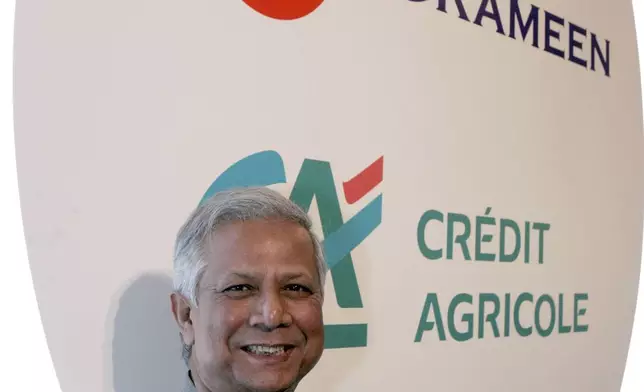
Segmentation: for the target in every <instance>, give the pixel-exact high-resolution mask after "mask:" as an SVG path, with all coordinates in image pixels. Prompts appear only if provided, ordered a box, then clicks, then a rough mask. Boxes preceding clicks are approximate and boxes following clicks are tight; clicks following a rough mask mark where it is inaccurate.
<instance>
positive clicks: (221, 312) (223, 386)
mask: <svg viewBox="0 0 644 392" xmlns="http://www.w3.org/2000/svg"><path fill="white" fill-rule="evenodd" d="M208 250H209V252H208V253H207V254H208V257H207V260H206V261H207V267H206V270H205V273H204V275H203V277H202V279H201V281H200V283H199V293H198V298H199V306H198V308H196V309H192V311H191V319H192V326H193V328H194V347H193V351H192V360H193V362H192V364H193V371H194V372H196V373H197V374H196V375H195V376H196V377H197V378H199V379H200V381H201V382H202V383H203V385H204V386H205V387H206V388H207V389H209V390H213V391H214V390H228V389H230V390H234V391H237V390H242V391H243V390H252V391H271V392H272V391H282V390H285V389H287V388H289V387H291V386H293V385H295V384H296V383H297V382H299V380H301V379H302V378H303V377H304V375H306V374H307V373H308V372H309V371H310V370H311V369H312V368H313V367H314V366H315V364H316V363H317V361H318V360H319V359H320V356H321V355H322V351H323V346H324V326H323V320H322V295H321V287H320V282H319V277H318V273H317V268H316V263H315V253H314V248H313V244H312V242H311V238H310V237H309V234H308V232H307V231H306V229H304V228H303V227H301V226H299V225H297V224H295V223H292V222H282V221H260V220H257V221H247V222H235V223H230V224H226V225H224V226H221V227H220V228H219V229H217V230H216V232H215V233H214V234H213V235H212V238H211V242H210V246H209V248H208Z"/></svg>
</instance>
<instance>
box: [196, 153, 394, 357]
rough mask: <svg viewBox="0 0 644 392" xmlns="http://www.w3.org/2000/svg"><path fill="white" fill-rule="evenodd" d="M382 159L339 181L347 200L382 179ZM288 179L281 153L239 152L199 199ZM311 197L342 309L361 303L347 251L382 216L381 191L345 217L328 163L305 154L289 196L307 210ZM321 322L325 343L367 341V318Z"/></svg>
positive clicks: (358, 343) (358, 344)
mask: <svg viewBox="0 0 644 392" xmlns="http://www.w3.org/2000/svg"><path fill="white" fill-rule="evenodd" d="M383 165H384V159H383V157H380V158H378V159H377V160H376V161H375V162H373V163H372V164H371V165H370V166H369V167H367V168H366V169H364V170H363V171H362V172H360V173H358V174H357V175H356V176H354V177H353V178H351V179H350V180H348V181H346V182H343V184H342V188H343V191H344V197H345V200H346V202H347V203H348V204H353V203H355V202H357V201H358V200H361V199H362V198H363V197H364V196H366V194H367V193H369V192H370V191H371V190H372V189H374V188H375V187H376V186H377V185H378V184H380V183H381V182H382V179H383V171H384V170H383V169H384V166H383ZM286 182H287V179H286V172H285V169H284V162H283V160H282V157H281V156H280V155H279V154H278V153H277V152H275V151H262V152H258V153H255V154H252V155H249V156H247V157H246V158H243V159H242V160H240V161H238V162H236V163H235V164H233V165H232V166H230V167H229V168H228V169H227V170H226V171H224V172H223V173H222V174H221V175H219V177H217V179H216V180H215V181H214V182H213V183H212V184H211V185H210V187H209V188H208V190H207V191H206V193H205V194H204V196H203V198H202V200H201V202H203V201H204V200H206V199H208V198H209V197H211V196H212V195H214V194H215V193H217V192H220V191H223V190H227V189H232V188H244V187H259V186H270V185H274V184H283V183H286ZM313 198H315V200H316V202H317V206H318V211H319V214H320V221H321V223H322V233H323V235H324V240H323V246H324V251H325V254H326V259H327V264H328V266H329V270H330V273H331V278H332V279H333V286H334V288H335V294H336V298H337V302H338V306H340V307H341V308H345V309H348V308H351V309H359V308H363V303H362V296H361V293H360V287H359V285H358V279H357V277H356V273H355V268H354V265H353V259H352V257H351V252H352V251H353V250H354V249H356V248H357V247H358V246H359V245H360V244H361V243H362V242H363V241H364V240H365V239H366V238H367V237H368V236H369V235H370V234H371V233H372V232H373V231H374V230H375V229H376V228H377V227H378V226H379V225H380V223H381V222H382V194H379V195H378V196H376V197H375V198H374V199H373V200H372V201H371V202H369V203H368V204H367V205H366V206H365V207H364V208H363V209H362V210H360V211H359V212H358V213H356V214H355V215H354V216H353V217H351V218H350V219H349V220H348V221H346V222H345V221H344V217H343V216H342V211H341V209H340V199H339V198H338V194H337V191H336V185H335V179H334V177H333V172H332V170H331V164H330V163H329V162H326V161H319V160H313V159H305V160H304V163H303V164H302V167H301V168H300V172H299V174H298V176H297V178H296V180H295V184H294V186H293V190H292V191H291V195H290V199H291V200H292V201H293V202H294V203H296V204H297V205H299V206H300V207H301V208H302V209H303V210H305V211H307V212H308V211H309V209H310V207H311V204H312V202H313ZM324 328H325V335H326V338H325V348H329V349H335V348H352V347H366V346H367V330H368V329H367V324H327V325H325V327H324Z"/></svg>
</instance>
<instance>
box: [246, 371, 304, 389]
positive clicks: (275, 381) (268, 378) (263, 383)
mask: <svg viewBox="0 0 644 392" xmlns="http://www.w3.org/2000/svg"><path fill="white" fill-rule="evenodd" d="M244 381H245V382H244V383H243V384H245V385H246V386H247V387H248V389H249V390H251V391H253V392H292V391H294V390H295V387H296V386H297V384H298V380H297V376H296V375H294V376H292V375H291V374H284V372H282V373H280V372H267V371H264V372H259V373H255V374H253V375H248V376H247V377H244Z"/></svg>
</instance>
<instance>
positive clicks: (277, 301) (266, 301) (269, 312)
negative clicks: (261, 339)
mask: <svg viewBox="0 0 644 392" xmlns="http://www.w3.org/2000/svg"><path fill="white" fill-rule="evenodd" d="M258 299H259V301H258V303H257V306H256V309H255V311H254V312H253V314H252V316H251V320H250V323H251V325H252V326H254V327H258V328H261V329H262V330H264V331H267V332H268V331H272V330H274V329H276V328H282V327H288V326H289V325H290V324H291V322H292V317H291V315H290V313H289V312H288V309H287V307H286V304H285V302H284V298H282V295H281V294H280V293H279V292H277V291H276V290H270V291H269V290H267V291H265V292H262V294H261V296H260V297H259V298H258Z"/></svg>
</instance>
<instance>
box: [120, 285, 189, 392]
mask: <svg viewBox="0 0 644 392" xmlns="http://www.w3.org/2000/svg"><path fill="white" fill-rule="evenodd" d="M171 291H172V280H171V279H170V277H168V276H165V275H162V274H145V275H143V276H141V277H139V278H137V279H136V280H135V281H134V282H133V283H132V284H131V285H130V286H129V287H127V288H126V290H125V291H124V293H123V295H122V296H121V298H120V300H119V302H118V309H117V310H116V315H115V316H114V324H113V327H114V329H113V331H114V335H113V339H112V347H111V348H112V385H113V388H114V391H115V392H177V391H180V390H181V386H182V385H183V380H184V377H185V372H186V368H185V365H184V363H183V361H182V359H181V342H180V339H179V330H178V328H177V326H176V324H175V323H174V320H173V319H172V314H171V311H170V297H169V296H170V293H171ZM109 322H110V320H108V323H109ZM108 330H109V329H108Z"/></svg>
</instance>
